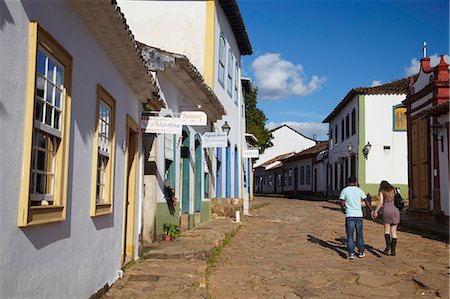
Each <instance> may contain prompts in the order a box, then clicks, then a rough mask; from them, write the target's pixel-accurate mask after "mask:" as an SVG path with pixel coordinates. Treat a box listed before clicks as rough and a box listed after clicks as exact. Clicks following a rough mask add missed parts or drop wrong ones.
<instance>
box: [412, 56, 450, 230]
mask: <svg viewBox="0 0 450 299" xmlns="http://www.w3.org/2000/svg"><path fill="white" fill-rule="evenodd" d="M449 97H450V89H449V65H448V64H447V63H446V62H445V61H444V57H443V55H442V56H441V60H440V62H439V64H438V65H437V66H435V67H434V68H431V66H430V58H422V59H421V61H420V71H419V74H418V75H417V76H415V77H414V78H413V79H412V80H411V83H410V86H409V89H408V95H407V97H406V100H404V101H403V103H404V104H405V105H406V107H407V116H408V157H409V159H408V165H409V186H410V188H409V199H410V201H409V209H408V213H411V214H416V215H418V216H420V217H421V218H424V217H425V218H428V220H429V221H432V222H433V221H436V222H446V223H448V219H449V183H450V182H449V139H448V137H449V115H448V113H449Z"/></svg>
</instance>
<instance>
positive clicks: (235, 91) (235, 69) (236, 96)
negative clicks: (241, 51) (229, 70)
mask: <svg viewBox="0 0 450 299" xmlns="http://www.w3.org/2000/svg"><path fill="white" fill-rule="evenodd" d="M238 73H239V69H238V63H237V59H236V63H235V65H234V103H235V104H236V105H237V104H238V97H239V93H238V86H239V84H238V83H239V81H238ZM242 113H244V112H242Z"/></svg>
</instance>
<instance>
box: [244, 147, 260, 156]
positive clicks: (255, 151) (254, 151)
mask: <svg viewBox="0 0 450 299" xmlns="http://www.w3.org/2000/svg"><path fill="white" fill-rule="evenodd" d="M258 157H259V150H258V149H244V150H242V158H258Z"/></svg>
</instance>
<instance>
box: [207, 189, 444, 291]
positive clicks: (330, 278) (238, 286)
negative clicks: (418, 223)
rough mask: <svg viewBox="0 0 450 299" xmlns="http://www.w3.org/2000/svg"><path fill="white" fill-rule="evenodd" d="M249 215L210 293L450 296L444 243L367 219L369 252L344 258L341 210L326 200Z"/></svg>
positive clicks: (211, 278) (274, 204)
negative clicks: (387, 233)
mask: <svg viewBox="0 0 450 299" xmlns="http://www.w3.org/2000/svg"><path fill="white" fill-rule="evenodd" d="M256 202H257V203H258V202H259V203H261V202H268V203H270V204H269V205H267V206H264V207H261V208H259V209H255V210H253V211H252V212H251V214H252V216H249V217H246V218H245V219H244V222H243V224H242V226H241V228H240V230H239V232H238V233H237V234H236V235H235V236H234V237H233V239H232V240H231V242H230V243H229V244H228V246H226V247H225V248H224V249H223V251H222V253H221V255H220V257H219V258H218V260H217V263H216V265H215V267H212V268H210V269H209V271H208V272H209V273H208V275H207V285H208V295H209V297H210V298H439V297H441V298H449V271H450V270H449V247H448V244H446V242H442V241H438V240H433V239H431V238H426V237H423V236H421V235H418V234H414V233H410V232H399V233H398V245H397V256H395V257H392V256H385V255H383V253H382V250H383V249H384V236H383V234H384V233H383V226H382V225H381V224H379V223H376V222H373V221H371V220H364V239H365V243H366V256H365V257H364V258H355V259H354V260H347V252H346V246H345V244H346V243H345V242H346V240H345V238H346V237H345V228H344V221H345V219H344V215H343V214H342V213H341V212H340V210H339V209H338V206H337V205H335V204H332V203H329V202H317V201H302V200H294V199H284V198H264V197H260V198H257V199H256Z"/></svg>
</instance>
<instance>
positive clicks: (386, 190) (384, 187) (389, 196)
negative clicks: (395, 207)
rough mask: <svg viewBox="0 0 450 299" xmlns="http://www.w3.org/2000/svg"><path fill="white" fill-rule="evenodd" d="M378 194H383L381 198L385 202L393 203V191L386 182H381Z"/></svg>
mask: <svg viewBox="0 0 450 299" xmlns="http://www.w3.org/2000/svg"><path fill="white" fill-rule="evenodd" d="M379 192H380V193H383V198H384V200H386V201H393V200H394V197H395V189H394V187H392V185H391V184H389V183H388V182H387V181H381V183H380V190H379Z"/></svg>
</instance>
